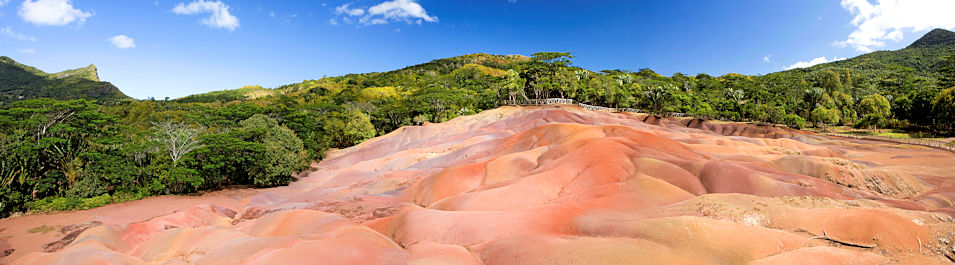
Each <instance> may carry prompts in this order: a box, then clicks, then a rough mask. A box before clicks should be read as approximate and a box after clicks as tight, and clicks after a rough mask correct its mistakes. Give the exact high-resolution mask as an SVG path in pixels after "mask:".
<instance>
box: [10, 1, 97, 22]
mask: <svg viewBox="0 0 955 265" xmlns="http://www.w3.org/2000/svg"><path fill="white" fill-rule="evenodd" d="M17 14H19V15H20V17H21V18H23V21H26V22H30V23H33V24H34V25H40V26H64V25H69V24H71V23H73V22H76V23H77V24H83V22H85V21H86V19H87V18H89V17H91V16H93V13H92V12H88V11H83V10H79V9H76V8H74V7H73V1H71V0H25V1H23V4H21V5H20V10H19V12H18V13H17Z"/></svg>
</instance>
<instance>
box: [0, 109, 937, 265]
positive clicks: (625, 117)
mask: <svg viewBox="0 0 955 265" xmlns="http://www.w3.org/2000/svg"><path fill="white" fill-rule="evenodd" d="M904 147H905V146H898V145H885V144H880V143H878V142H871V141H864V140H838V139H833V138H828V137H824V136H819V135H815V134H811V133H806V132H802V131H798V130H792V129H785V128H776V127H772V126H757V125H750V124H742V123H711V122H706V121H702V120H695V119H661V118H658V117H653V116H647V115H641V114H631V113H598V112H591V111H586V110H583V109H580V108H579V107H575V106H542V107H501V108H498V109H494V110H488V111H484V112H482V113H479V114H477V115H472V116H465V117H458V118H455V119H453V120H451V121H448V122H445V123H440V124H429V125H427V126H410V127H403V128H401V129H399V130H396V131H394V132H392V133H389V134H387V135H384V136H381V137H377V138H374V139H371V140H369V141H366V142H364V143H362V144H359V145H357V146H354V147H351V148H347V149H342V150H337V151H335V152H333V154H332V155H330V156H329V157H328V158H326V159H325V160H324V161H322V162H320V163H318V164H317V165H315V167H316V168H318V169H317V170H316V171H314V172H311V173H308V174H307V176H305V177H302V178H300V179H298V180H297V181H296V182H294V183H292V184H291V185H289V186H287V187H277V188H271V189H262V190H253V189H238V190H225V191H218V192H211V193H207V194H203V195H201V196H161V197H155V198H148V199H144V200H140V201H135V202H127V203H121V204H115V205H109V206H106V207H101V208H97V209H91V210H86V211H75V212H63V213H53V214H38V215H27V216H20V217H16V218H7V219H2V220H0V229H3V230H2V231H0V240H3V241H5V242H7V243H9V245H10V247H11V248H13V249H15V250H14V252H13V253H12V255H10V256H8V257H6V258H5V259H4V260H3V261H2V262H6V263H12V264H54V263H69V264H98V263H103V262H108V263H116V264H145V263H150V264H152V263H163V264H183V263H192V264H240V263H241V264H276V263H281V264H299V263H316V262H317V263H322V264H644V263H647V264H746V263H749V264H806V263H813V264H815V263H819V264H827V263H835V264H879V263H908V264H944V263H948V262H952V260H953V259H955V255H953V253H952V251H953V246H952V242H953V241H955V223H953V221H955V220H953V216H955V206H953V203H952V202H953V201H955V181H953V179H952V178H953V177H955V173H953V172H955V163H952V162H953V161H955V155H953V154H951V153H949V152H944V151H939V150H925V149H912V148H904ZM31 229H33V230H34V233H30V232H28V230H31ZM42 231H46V232H42ZM48 243H53V244H48ZM44 246H45V247H46V249H47V250H55V249H58V250H56V251H52V252H43V251H44ZM0 247H2V244H0Z"/></svg>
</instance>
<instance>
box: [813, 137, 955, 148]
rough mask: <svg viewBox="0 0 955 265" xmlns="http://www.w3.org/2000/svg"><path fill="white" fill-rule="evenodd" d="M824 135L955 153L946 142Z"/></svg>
mask: <svg viewBox="0 0 955 265" xmlns="http://www.w3.org/2000/svg"><path fill="white" fill-rule="evenodd" d="M823 134H824V135H828V136H836V137H844V138H852V139H862V140H873V141H882V142H891V143H900V144H911V145H920V146H925V147H931V148H937V149H942V150H947V151H951V152H955V146H952V145H949V144H948V143H946V142H942V141H935V140H926V139H918V138H897V137H888V136H870V135H852V134H842V133H823Z"/></svg>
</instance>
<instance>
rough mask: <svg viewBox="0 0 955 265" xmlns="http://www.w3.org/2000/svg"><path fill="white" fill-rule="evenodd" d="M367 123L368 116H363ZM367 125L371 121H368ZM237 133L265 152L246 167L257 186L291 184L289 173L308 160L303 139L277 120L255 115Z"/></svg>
mask: <svg viewBox="0 0 955 265" xmlns="http://www.w3.org/2000/svg"><path fill="white" fill-rule="evenodd" d="M365 121H366V122H369V121H368V116H365ZM369 123H370V122H369ZM239 125H240V127H239V130H240V132H241V134H242V135H243V136H244V137H245V139H246V141H250V142H255V143H259V144H261V145H262V146H263V147H264V149H265V151H264V152H262V153H261V154H259V156H258V159H259V160H258V161H256V163H254V164H252V165H251V166H250V167H249V169H248V170H249V174H250V175H252V176H253V180H252V183H251V184H253V185H256V186H275V185H284V184H287V183H288V182H289V181H291V178H292V174H294V173H295V172H297V171H301V170H303V169H305V166H307V165H308V161H307V160H306V158H307V157H308V156H307V154H306V152H305V148H304V147H303V145H302V140H301V139H299V138H298V136H297V135H295V132H294V131H292V130H291V129H289V128H287V127H285V126H282V125H279V123H278V121H276V120H275V119H272V118H269V117H268V116H265V115H262V114H256V115H253V116H252V117H250V118H248V119H246V120H244V121H242V122H240V123H239Z"/></svg>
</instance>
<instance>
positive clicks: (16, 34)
mask: <svg viewBox="0 0 955 265" xmlns="http://www.w3.org/2000/svg"><path fill="white" fill-rule="evenodd" d="M0 35H3V36H7V37H10V38H13V39H16V40H19V41H36V37H33V36H27V35H23V33H19V32H16V31H13V27H10V26H6V27H4V28H2V29H0Z"/></svg>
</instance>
